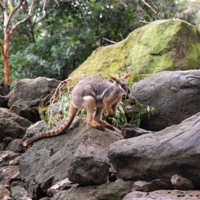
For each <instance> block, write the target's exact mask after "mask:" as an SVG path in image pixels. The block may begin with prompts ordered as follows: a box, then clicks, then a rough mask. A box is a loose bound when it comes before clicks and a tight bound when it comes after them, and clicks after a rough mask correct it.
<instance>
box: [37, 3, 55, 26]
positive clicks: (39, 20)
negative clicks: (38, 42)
mask: <svg viewBox="0 0 200 200" xmlns="http://www.w3.org/2000/svg"><path fill="white" fill-rule="evenodd" d="M55 8H56V5H54V6H53V8H52V9H51V10H49V11H47V12H46V13H45V15H44V16H43V17H41V18H40V19H38V20H37V18H36V19H35V21H34V22H33V26H35V25H36V24H38V23H39V22H41V21H42V20H43V19H44V18H45V17H46V16H47V15H48V14H49V13H51V12H52V11H54V10H55Z"/></svg>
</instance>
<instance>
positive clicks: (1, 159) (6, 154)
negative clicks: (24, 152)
mask: <svg viewBox="0 0 200 200" xmlns="http://www.w3.org/2000/svg"><path fill="white" fill-rule="evenodd" d="M18 156H20V154H19V153H15V152H13V151H1V152H0V166H4V165H8V164H9V161H11V160H13V159H15V158H17V157H18Z"/></svg>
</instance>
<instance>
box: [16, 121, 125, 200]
mask: <svg viewBox="0 0 200 200" xmlns="http://www.w3.org/2000/svg"><path fill="white" fill-rule="evenodd" d="M64 121H65V120H62V121H61V123H60V124H58V126H57V127H55V129H56V128H58V127H60V126H61V124H63V123H64ZM35 130H36V129H35ZM66 132H67V133H65V134H62V135H59V136H57V137H51V138H44V139H41V140H39V141H37V142H35V143H34V144H33V146H32V147H31V148H29V149H28V150H27V151H26V153H24V154H23V155H22V156H21V158H20V174H21V178H22V180H24V181H26V182H27V183H28V186H27V187H28V194H29V197H31V198H33V199H38V196H39V195H41V196H42V195H43V197H44V196H46V192H47V190H48V189H49V188H50V187H51V186H52V185H54V184H55V183H57V182H59V181H62V180H63V179H65V178H67V176H68V171H69V169H72V168H73V167H74V168H75V169H73V171H74V173H76V176H77V177H78V178H80V180H83V179H85V183H86V181H88V184H91V177H92V176H93V179H97V178H98V179H99V180H100V179H102V180H103V181H106V179H105V176H106V177H107V176H108V173H109V172H108V169H107V170H106V172H107V174H105V173H104V172H102V169H101V165H102V166H104V165H107V168H108V167H109V165H108V164H107V163H109V160H108V157H107V152H108V148H109V145H110V144H111V143H113V142H114V141H117V140H119V139H120V138H121V136H120V134H119V133H117V132H116V131H111V130H108V129H106V130H105V131H99V130H97V129H94V128H93V127H91V126H90V125H88V124H87V122H86V119H82V118H76V119H75V120H74V122H73V124H72V125H71V126H70V128H69V130H68V131H66ZM85 158H89V159H90V163H87V165H86V166H85V167H89V168H87V169H84V168H83V166H80V165H76V164H77V163H78V162H79V161H80V160H81V161H82V160H84V159H85ZM99 162H102V164H101V165H100V164H99ZM105 163H106V164H105ZM92 166H96V167H97V168H98V167H99V171H98V172H99V174H97V175H96V174H93V169H92ZM97 168H96V169H97ZM88 169H90V170H88ZM96 169H95V170H96ZM103 169H104V170H105V168H103ZM79 172H80V173H79ZM81 172H84V173H83V174H82V173H81ZM85 172H87V174H86V173H85ZM101 172H102V174H101ZM78 173H79V175H77V174H78ZM100 175H101V176H100ZM86 176H88V177H86ZM80 180H79V179H76V180H73V181H75V182H77V183H79V181H80ZM93 182H94V183H95V180H94V181H93ZM101 183H103V182H102V181H101Z"/></svg>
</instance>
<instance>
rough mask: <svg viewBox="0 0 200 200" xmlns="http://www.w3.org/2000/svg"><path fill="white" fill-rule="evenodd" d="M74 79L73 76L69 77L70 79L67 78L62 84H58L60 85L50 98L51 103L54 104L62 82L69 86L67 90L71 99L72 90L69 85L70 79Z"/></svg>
mask: <svg viewBox="0 0 200 200" xmlns="http://www.w3.org/2000/svg"><path fill="white" fill-rule="evenodd" d="M71 80H72V79H71V78H68V79H65V80H64V81H62V82H60V84H59V85H58V87H57V88H56V91H55V92H54V94H53V96H52V97H51V99H50V105H51V104H53V102H54V100H55V98H56V93H57V92H58V90H59V89H60V88H61V85H62V84H65V85H66V87H67V92H68V94H69V98H70V99H71V94H70V91H69V85H68V81H71Z"/></svg>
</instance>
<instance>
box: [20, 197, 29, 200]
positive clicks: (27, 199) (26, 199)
mask: <svg viewBox="0 0 200 200" xmlns="http://www.w3.org/2000/svg"><path fill="white" fill-rule="evenodd" d="M17 200H32V199H31V198H29V197H20V198H19V199H17Z"/></svg>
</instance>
